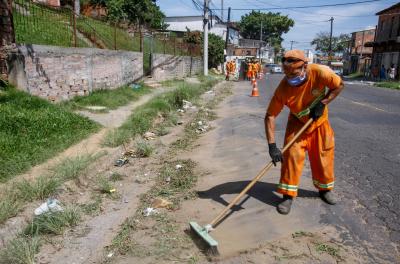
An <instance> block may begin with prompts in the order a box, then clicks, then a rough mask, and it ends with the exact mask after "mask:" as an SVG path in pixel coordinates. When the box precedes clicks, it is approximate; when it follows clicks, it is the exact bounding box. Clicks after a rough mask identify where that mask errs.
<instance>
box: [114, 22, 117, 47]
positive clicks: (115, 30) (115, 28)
mask: <svg viewBox="0 0 400 264" xmlns="http://www.w3.org/2000/svg"><path fill="white" fill-rule="evenodd" d="M114 49H115V50H116V49H117V22H114Z"/></svg>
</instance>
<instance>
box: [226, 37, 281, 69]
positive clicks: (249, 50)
mask: <svg viewBox="0 0 400 264" xmlns="http://www.w3.org/2000/svg"><path fill="white" fill-rule="evenodd" d="M226 55H227V58H228V59H232V58H237V59H239V60H241V59H246V58H249V57H257V58H261V60H262V61H263V62H267V63H272V62H273V61H274V49H273V48H272V47H270V46H269V45H267V43H266V42H265V41H261V42H260V40H257V39H239V43H238V45H232V46H229V47H228V50H227V54H226Z"/></svg>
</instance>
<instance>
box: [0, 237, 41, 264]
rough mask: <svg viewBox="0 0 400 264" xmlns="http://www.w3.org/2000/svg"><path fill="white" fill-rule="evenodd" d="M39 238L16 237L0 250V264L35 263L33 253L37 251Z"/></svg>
mask: <svg viewBox="0 0 400 264" xmlns="http://www.w3.org/2000/svg"><path fill="white" fill-rule="evenodd" d="M39 247H40V238H38V237H26V236H23V237H18V238H15V239H14V240H12V241H10V243H8V245H7V246H6V248H4V249H3V250H2V251H1V252H0V263H1V264H11V263H12V264H35V263H37V262H36V261H35V254H36V253H38V252H39Z"/></svg>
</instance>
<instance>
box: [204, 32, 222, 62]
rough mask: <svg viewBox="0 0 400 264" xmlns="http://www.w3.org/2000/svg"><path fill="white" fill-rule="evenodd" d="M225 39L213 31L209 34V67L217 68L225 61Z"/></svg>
mask: <svg viewBox="0 0 400 264" xmlns="http://www.w3.org/2000/svg"><path fill="white" fill-rule="evenodd" d="M224 48H225V41H224V40H223V39H222V38H221V37H220V36H217V35H215V34H213V33H209V34H208V68H216V67H217V66H218V65H220V64H221V63H223V62H224Z"/></svg>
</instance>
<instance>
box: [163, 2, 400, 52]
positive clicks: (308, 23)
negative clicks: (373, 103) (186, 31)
mask: <svg viewBox="0 0 400 264" xmlns="http://www.w3.org/2000/svg"><path fill="white" fill-rule="evenodd" d="M359 1H362V0H296V1H293V0H292V1H290V0H224V1H223V2H224V9H225V8H228V7H231V8H232V9H234V8H238V9H240V8H246V9H247V8H251V9H253V8H254V10H258V9H259V8H264V9H265V8H276V7H291V6H292V7H293V6H309V5H324V4H336V3H349V2H359ZM198 2H201V3H203V2H204V1H203V0H198ZM396 3H398V2H397V1H393V0H381V1H376V2H372V3H362V4H355V5H347V6H336V7H318V8H307V9H291V10H288V9H283V10H282V9H280V10H271V12H280V13H281V14H282V15H288V16H289V17H290V18H291V19H293V20H294V21H295V26H294V27H293V28H291V29H290V31H289V32H288V33H287V34H284V35H283V38H284V41H283V44H282V46H283V47H284V48H285V49H290V46H291V43H290V41H295V42H294V43H293V48H298V49H313V47H312V46H311V45H310V42H311V40H312V39H313V38H314V37H315V36H316V34H317V33H318V32H321V31H326V32H329V31H330V22H329V21H328V20H329V19H330V18H331V17H333V18H334V21H333V35H334V36H338V35H339V34H341V33H351V32H354V31H358V30H363V29H366V28H371V27H375V25H376V24H377V23H378V16H376V15H375V13H377V12H378V11H380V10H383V9H385V8H387V7H389V6H391V5H393V4H396ZM157 5H159V6H160V8H161V10H162V11H163V12H164V13H165V15H166V16H188V15H202V11H199V10H197V9H196V8H195V6H194V5H193V3H192V0H157ZM210 7H211V9H221V0H211V5H210ZM215 12H216V13H217V15H219V16H220V15H221V11H220V10H216V11H215ZM249 12H251V10H247V11H243V10H232V11H231V20H232V21H239V20H240V18H241V16H242V15H244V14H246V13H249ZM263 12H268V10H266V11H263ZM226 18H227V10H224V20H226Z"/></svg>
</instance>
